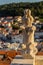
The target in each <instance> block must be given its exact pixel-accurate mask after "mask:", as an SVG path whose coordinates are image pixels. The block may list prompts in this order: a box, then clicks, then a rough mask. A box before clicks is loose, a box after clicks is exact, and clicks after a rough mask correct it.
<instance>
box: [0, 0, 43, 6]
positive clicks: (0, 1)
mask: <svg viewBox="0 0 43 65" xmlns="http://www.w3.org/2000/svg"><path fill="white" fill-rule="evenodd" d="M39 1H43V0H0V5H2V4H9V3H14V2H16V3H17V2H39Z"/></svg>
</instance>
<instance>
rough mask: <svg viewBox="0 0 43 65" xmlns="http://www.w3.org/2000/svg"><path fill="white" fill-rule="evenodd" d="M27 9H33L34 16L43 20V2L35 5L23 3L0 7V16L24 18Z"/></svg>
mask: <svg viewBox="0 0 43 65" xmlns="http://www.w3.org/2000/svg"><path fill="white" fill-rule="evenodd" d="M25 8H29V9H31V11H32V15H33V16H39V17H40V18H43V1H41V2H35V3H29V2H21V3H10V4H5V5H0V16H17V15H21V16H23V14H24V13H23V12H24V9H25Z"/></svg>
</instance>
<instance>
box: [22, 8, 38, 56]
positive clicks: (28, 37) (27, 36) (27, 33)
mask: <svg viewBox="0 0 43 65" xmlns="http://www.w3.org/2000/svg"><path fill="white" fill-rule="evenodd" d="M22 22H23V25H22V28H23V37H24V38H23V43H25V44H26V50H27V52H28V53H29V52H30V55H31V56H32V57H34V55H35V54H36V53H37V48H36V45H37V43H36V42H34V32H35V30H36V27H35V26H33V25H32V23H34V18H33V17H32V15H31V10H30V9H26V10H24V16H23V18H22Z"/></svg>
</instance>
